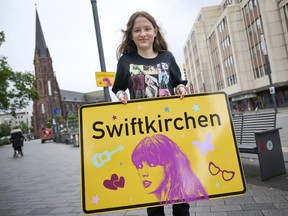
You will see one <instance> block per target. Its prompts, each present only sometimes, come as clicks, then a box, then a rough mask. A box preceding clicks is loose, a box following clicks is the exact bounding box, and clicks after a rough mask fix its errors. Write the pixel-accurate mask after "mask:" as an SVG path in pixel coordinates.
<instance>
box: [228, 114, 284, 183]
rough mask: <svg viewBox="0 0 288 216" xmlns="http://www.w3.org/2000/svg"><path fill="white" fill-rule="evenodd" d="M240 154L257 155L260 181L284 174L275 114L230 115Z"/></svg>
mask: <svg viewBox="0 0 288 216" xmlns="http://www.w3.org/2000/svg"><path fill="white" fill-rule="evenodd" d="M232 120H233V125H234V131H235V136H236V141H237V144H238V149H239V152H240V153H248V154H257V155H258V160H259V166H260V173H261V179H262V181H264V180H267V179H269V178H273V177H275V176H278V175H281V174H284V173H286V169H285V163H284V157H283V152H282V146H281V140H280V135H279V130H280V129H281V128H276V112H261V113H248V114H246V113H239V114H233V115H232Z"/></svg>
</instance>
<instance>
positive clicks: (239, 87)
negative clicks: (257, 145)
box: [184, 0, 288, 111]
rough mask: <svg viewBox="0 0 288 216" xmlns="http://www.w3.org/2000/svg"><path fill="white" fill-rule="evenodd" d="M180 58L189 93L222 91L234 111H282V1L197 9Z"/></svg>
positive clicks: (286, 23)
mask: <svg viewBox="0 0 288 216" xmlns="http://www.w3.org/2000/svg"><path fill="white" fill-rule="evenodd" d="M184 57H185V64H186V66H185V73H186V77H187V80H188V86H189V91H190V92H191V93H198V92H211V91H224V92H226V93H227V95H228V97H229V101H230V105H231V109H232V110H237V111H245V110H253V109H254V105H255V102H256V101H259V102H260V104H261V107H262V108H269V107H274V108H275V107H281V106H288V72H287V71H288V0H224V1H222V2H221V3H220V5H215V6H210V7H204V8H202V9H201V11H200V12H199V15H198V17H197V19H196V22H195V23H194V24H193V27H192V29H191V31H190V33H189V35H188V38H187V40H186V42H185V45H184ZM276 109H277V108H276Z"/></svg>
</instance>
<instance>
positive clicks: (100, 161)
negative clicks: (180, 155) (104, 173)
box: [92, 145, 124, 168]
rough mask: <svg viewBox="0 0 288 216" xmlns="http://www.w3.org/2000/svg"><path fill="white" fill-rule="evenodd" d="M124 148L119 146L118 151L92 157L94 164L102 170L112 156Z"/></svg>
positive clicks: (105, 152) (104, 152)
mask: <svg viewBox="0 0 288 216" xmlns="http://www.w3.org/2000/svg"><path fill="white" fill-rule="evenodd" d="M123 149H124V147H123V146H122V145H119V146H118V148H117V149H115V150H113V151H111V152H109V151H107V150H106V151H103V152H102V153H96V154H94V155H93V157H92V162H93V164H94V166H95V167H97V168H100V167H102V166H103V165H104V164H105V163H106V162H108V161H110V160H111V156H112V154H114V153H116V152H117V151H122V150H123Z"/></svg>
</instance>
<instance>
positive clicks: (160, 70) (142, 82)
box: [130, 62, 171, 98]
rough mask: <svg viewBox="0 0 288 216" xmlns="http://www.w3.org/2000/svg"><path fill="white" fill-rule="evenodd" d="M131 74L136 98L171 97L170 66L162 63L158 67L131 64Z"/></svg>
mask: <svg viewBox="0 0 288 216" xmlns="http://www.w3.org/2000/svg"><path fill="white" fill-rule="evenodd" d="M130 74H131V79H132V83H133V87H132V89H133V93H134V95H135V98H152V97H158V96H170V95H171V92H170V91H169V88H168V86H169V80H170V75H169V64H168V63H165V62H162V63H160V64H157V65H136V64H130Z"/></svg>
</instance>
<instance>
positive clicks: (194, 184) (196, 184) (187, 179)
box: [132, 134, 208, 204]
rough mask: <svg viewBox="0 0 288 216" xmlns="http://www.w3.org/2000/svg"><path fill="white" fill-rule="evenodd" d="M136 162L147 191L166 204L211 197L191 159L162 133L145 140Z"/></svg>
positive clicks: (133, 159) (135, 155)
mask: <svg viewBox="0 0 288 216" xmlns="http://www.w3.org/2000/svg"><path fill="white" fill-rule="evenodd" d="M132 162H133V164H134V166H135V167H136V169H137V170H138V175H139V177H140V180H141V181H142V183H143V186H144V188H145V190H146V191H147V193H149V194H154V195H155V196H156V197H157V199H158V200H159V201H160V202H164V203H165V204H169V203H175V202H190V201H196V200H200V199H208V195H207V193H206V190H205V189H204V187H203V186H202V184H201V182H200V180H199V178H198V177H197V176H196V175H195V174H194V173H193V171H192V169H191V166H190V162H189V160H188V158H187V157H186V155H185V154H184V153H183V152H182V151H181V149H180V148H179V147H178V146H177V144H176V143H175V142H173V141H172V140H171V139H169V138H168V137H167V136H165V135H162V134H158V135H153V136H147V137H145V138H144V139H142V140H141V141H140V142H139V144H138V145H137V146H136V147H135V149H134V151H133V153H132Z"/></svg>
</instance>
